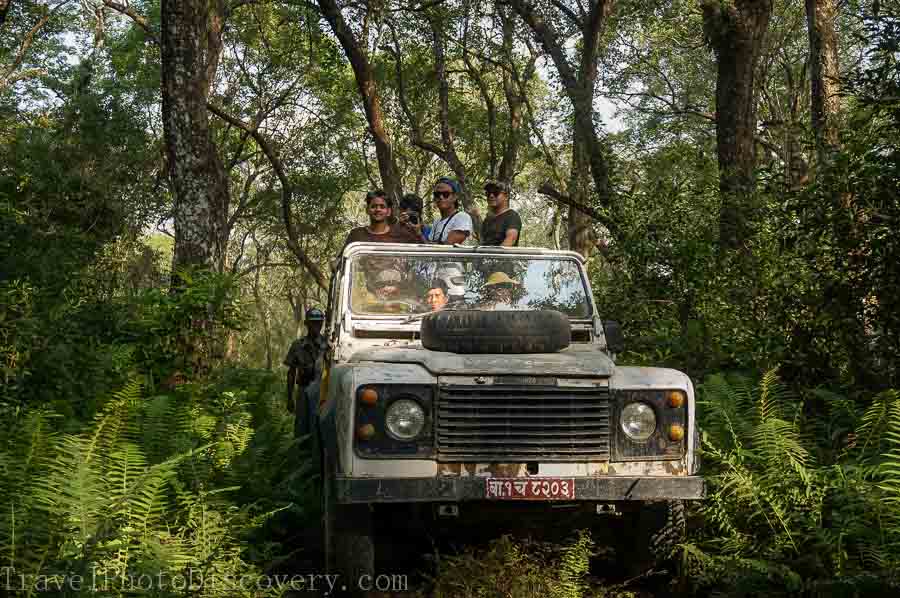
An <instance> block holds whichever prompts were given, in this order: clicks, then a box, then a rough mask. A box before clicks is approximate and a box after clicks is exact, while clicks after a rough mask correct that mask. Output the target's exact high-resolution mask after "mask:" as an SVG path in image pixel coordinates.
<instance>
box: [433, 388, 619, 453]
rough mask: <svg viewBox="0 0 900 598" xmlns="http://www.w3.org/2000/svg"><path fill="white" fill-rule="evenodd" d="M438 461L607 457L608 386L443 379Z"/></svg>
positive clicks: (439, 404)
mask: <svg viewBox="0 0 900 598" xmlns="http://www.w3.org/2000/svg"><path fill="white" fill-rule="evenodd" d="M436 426H437V448H438V460H439V461H457V462H459V461H476V462H484V463H487V462H509V461H606V460H608V459H609V389H608V388H606V387H590V388H588V387H571V386H546V385H540V386H531V385H503V384H495V385H487V386H480V385H478V386H476V385H471V386H470V385H461V384H454V385H441V386H440V388H439V392H438V412H437V418H436Z"/></svg>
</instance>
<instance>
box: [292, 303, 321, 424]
mask: <svg viewBox="0 0 900 598" xmlns="http://www.w3.org/2000/svg"><path fill="white" fill-rule="evenodd" d="M305 323H306V330H307V334H306V336H304V337H303V338H300V339H297V340H295V341H294V342H293V343H291V346H290V348H289V349H288V353H287V356H286V357H285V358H284V365H286V366H287V367H288V375H287V382H288V386H287V409H288V411H291V412H294V411H296V413H295V415H294V435H295V436H304V435H306V434H309V433H310V432H312V431H313V427H312V421H313V418H314V417H315V409H316V405H317V402H316V400H314V399H316V398H317V394H318V387H315V383H316V382H318V378H319V377H320V376H321V374H322V363H323V360H324V358H325V354H326V353H327V352H328V350H329V345H328V339H326V338H325V337H324V336H322V326H323V325H324V324H325V314H324V313H323V312H322V310H320V309H318V308H315V307H313V308H311V309H309V310H307V312H306V322H305ZM297 389H299V395H300V396H299V397H297V400H296V401H295V399H294V392H295V390H297Z"/></svg>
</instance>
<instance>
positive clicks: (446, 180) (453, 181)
mask: <svg viewBox="0 0 900 598" xmlns="http://www.w3.org/2000/svg"><path fill="white" fill-rule="evenodd" d="M440 183H444V184H445V185H449V186H450V188H451V189H453V192H454V193H459V183H458V182H457V181H456V179H451V178H450V177H445V176H442V177H441V178H439V179H438V180H436V181H435V182H434V184H435V185H438V184H440Z"/></svg>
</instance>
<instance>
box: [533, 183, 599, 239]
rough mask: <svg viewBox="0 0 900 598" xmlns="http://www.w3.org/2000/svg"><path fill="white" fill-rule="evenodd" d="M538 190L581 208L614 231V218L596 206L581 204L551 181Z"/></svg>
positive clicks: (580, 209)
mask: <svg viewBox="0 0 900 598" xmlns="http://www.w3.org/2000/svg"><path fill="white" fill-rule="evenodd" d="M537 192H538V193H540V194H541V195H546V196H547V197H549V198H551V199H553V200H555V201H557V202H559V203H562V204H565V205H567V206H570V207H572V208H575V209H576V210H579V211H581V212H583V213H585V214H587V215H588V216H590V217H591V218H593V219H594V220H596V221H597V222H599V223H600V224H602V225H603V226H605V227H606V228H608V229H609V230H610V231H612V230H613V229H614V227H615V225H614V223H613V222H612V220H611V219H610V218H609V217H607V216H604V215H603V214H601V213H600V212H599V211H597V210H595V209H594V208H592V207H590V206H586V205H583V204H580V203H578V202H576V201H574V200H573V199H572V198H571V197H569V196H568V195H564V194H562V193H561V192H559V191H558V190H557V189H555V188H554V187H553V186H552V185H551V184H550V183H549V182H545V183H543V184H542V185H541V186H540V187H538V190H537Z"/></svg>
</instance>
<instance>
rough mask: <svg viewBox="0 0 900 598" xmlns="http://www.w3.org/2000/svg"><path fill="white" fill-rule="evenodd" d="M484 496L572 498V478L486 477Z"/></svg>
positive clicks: (527, 498)
mask: <svg viewBox="0 0 900 598" xmlns="http://www.w3.org/2000/svg"><path fill="white" fill-rule="evenodd" d="M484 484H485V486H484V497H485V498H488V499H495V500H572V499H574V498H575V480H574V479H573V478H540V479H534V478H531V479H522V478H487V479H485V480H484Z"/></svg>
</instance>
